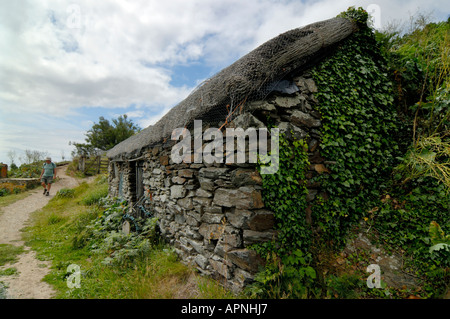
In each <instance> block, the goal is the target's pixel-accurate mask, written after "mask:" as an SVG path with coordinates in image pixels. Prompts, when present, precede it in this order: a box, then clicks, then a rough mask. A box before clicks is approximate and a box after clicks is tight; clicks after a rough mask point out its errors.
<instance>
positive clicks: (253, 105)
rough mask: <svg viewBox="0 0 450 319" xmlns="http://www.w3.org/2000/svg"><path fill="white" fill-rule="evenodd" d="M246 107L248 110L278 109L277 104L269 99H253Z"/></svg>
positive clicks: (269, 110)
mask: <svg viewBox="0 0 450 319" xmlns="http://www.w3.org/2000/svg"><path fill="white" fill-rule="evenodd" d="M244 109H245V110H246V111H248V112H252V111H259V110H261V111H268V112H271V111H276V108H275V106H274V105H273V104H270V103H269V102H267V101H253V102H250V103H246V104H245V106H244Z"/></svg>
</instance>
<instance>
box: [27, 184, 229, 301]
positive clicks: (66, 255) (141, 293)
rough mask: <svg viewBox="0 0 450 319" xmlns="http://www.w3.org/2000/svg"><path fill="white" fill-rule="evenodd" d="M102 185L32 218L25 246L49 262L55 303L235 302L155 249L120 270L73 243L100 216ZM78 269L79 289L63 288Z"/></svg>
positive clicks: (102, 254) (63, 197)
mask: <svg viewBox="0 0 450 319" xmlns="http://www.w3.org/2000/svg"><path fill="white" fill-rule="evenodd" d="M106 190H107V182H106V179H105V178H104V177H99V178H97V179H96V180H94V181H93V182H91V183H89V184H88V183H85V182H84V183H82V184H80V185H79V186H78V187H76V188H74V189H73V191H68V190H64V191H63V192H62V193H61V194H58V195H57V196H55V197H54V198H52V199H51V200H50V201H49V203H48V204H47V205H46V206H45V207H44V208H43V209H41V210H38V211H36V212H34V213H33V214H32V223H31V226H29V227H28V228H26V229H25V231H24V234H23V236H24V240H25V241H26V244H27V245H29V246H31V248H32V249H33V250H36V252H37V258H38V259H40V260H51V262H52V266H51V272H50V273H49V274H48V275H47V276H46V277H45V278H44V280H45V281H46V282H48V283H49V284H51V285H52V286H53V288H54V289H55V290H56V291H57V294H56V296H55V298H60V299H66V298H70V299H72V298H75V299H91V298H95V299H135V298H139V299H142V298H159V299H160V298H169V299H171V298H208V299H210V298H220V299H222V298H235V297H236V296H235V295H233V294H232V293H231V292H229V291H227V290H226V289H224V288H223V287H222V286H221V285H220V284H219V283H217V282H215V281H214V280H212V279H210V278H205V277H201V276H200V275H199V274H198V273H197V272H196V271H195V270H194V269H192V268H190V267H188V266H186V265H184V264H182V263H181V262H180V261H179V260H178V258H177V256H176V254H175V253H174V252H173V250H172V249H171V248H170V247H168V246H166V245H165V244H163V243H158V244H155V245H154V246H152V247H151V250H150V251H149V252H148V253H146V254H145V256H143V257H141V258H137V259H132V260H130V261H129V262H121V263H120V264H107V263H105V260H107V259H110V258H109V257H110V256H112V255H113V253H112V251H111V250H106V251H101V250H100V251H99V249H97V250H95V249H93V247H92V245H91V244H86V243H85V242H81V244H80V242H79V241H78V242H77V239H78V238H79V236H80V234H84V233H86V229H88V228H89V227H88V226H89V225H92V224H93V221H95V220H97V218H98V217H100V216H101V215H102V213H103V212H104V208H102V207H101V206H100V205H99V202H100V199H101V198H102V197H103V196H104V195H105V194H106ZM71 264H76V265H78V266H79V267H80V271H81V274H80V288H72V289H70V288H68V286H67V280H68V278H69V279H70V278H71V277H70V276H71V275H72V273H69V272H68V266H69V265H71Z"/></svg>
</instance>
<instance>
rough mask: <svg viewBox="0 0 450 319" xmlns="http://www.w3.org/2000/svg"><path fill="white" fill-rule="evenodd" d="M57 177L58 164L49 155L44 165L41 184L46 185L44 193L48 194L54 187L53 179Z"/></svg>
mask: <svg viewBox="0 0 450 319" xmlns="http://www.w3.org/2000/svg"><path fill="white" fill-rule="evenodd" d="M54 178H56V164H55V163H52V159H51V158H50V157H47V158H46V159H45V163H44V165H43V167H42V172H41V177H40V179H41V183H42V184H41V185H42V187H44V195H46V196H48V195H49V192H50V188H52V183H53V179H54Z"/></svg>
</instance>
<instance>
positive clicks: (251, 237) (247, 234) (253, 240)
mask: <svg viewBox="0 0 450 319" xmlns="http://www.w3.org/2000/svg"><path fill="white" fill-rule="evenodd" d="M243 237H244V245H245V246H250V245H253V244H257V243H263V242H266V241H270V240H272V239H274V238H275V232H274V231H273V230H268V231H263V232H260V231H254V230H250V229H245V230H244V234H243Z"/></svg>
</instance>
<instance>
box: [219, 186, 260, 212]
mask: <svg viewBox="0 0 450 319" xmlns="http://www.w3.org/2000/svg"><path fill="white" fill-rule="evenodd" d="M213 202H214V204H216V205H219V206H224V207H237V208H247V209H248V208H249V209H252V208H262V207H264V203H263V201H262V197H261V192H260V191H258V190H256V189H254V188H250V187H240V188H239V189H228V188H219V189H217V190H216V192H215V193H214V200H213Z"/></svg>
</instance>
